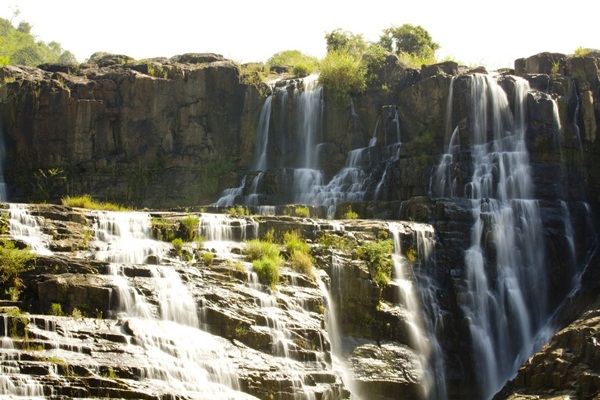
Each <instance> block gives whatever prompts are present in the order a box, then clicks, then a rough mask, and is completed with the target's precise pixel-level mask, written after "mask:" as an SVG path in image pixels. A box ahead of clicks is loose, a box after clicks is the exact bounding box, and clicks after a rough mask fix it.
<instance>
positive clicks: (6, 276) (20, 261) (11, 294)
mask: <svg viewBox="0 0 600 400" xmlns="http://www.w3.org/2000/svg"><path fill="white" fill-rule="evenodd" d="M34 258H35V255H34V254H33V253H32V252H31V251H29V248H24V249H19V248H17V247H16V246H15V244H14V243H13V242H11V241H8V240H3V241H0V288H1V289H2V298H4V299H10V300H17V299H18V298H19V295H20V293H21V290H22V289H23V280H22V279H21V277H20V275H21V273H23V272H25V271H27V270H29V269H31V268H32V267H31V264H30V261H31V260H33V259H34Z"/></svg>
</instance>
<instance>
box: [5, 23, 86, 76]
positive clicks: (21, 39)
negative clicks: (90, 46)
mask: <svg viewBox="0 0 600 400" xmlns="http://www.w3.org/2000/svg"><path fill="white" fill-rule="evenodd" d="M0 43H1V44H2V45H1V46H0V67H2V66H5V65H16V64H20V65H29V66H37V65H40V64H43V63H73V64H74V63H77V60H76V58H75V56H74V55H73V53H71V52H70V51H67V50H64V49H63V48H62V46H61V45H60V44H59V43H58V42H54V41H53V42H49V43H45V42H43V41H41V40H36V37H35V36H34V35H32V34H31V25H30V24H29V23H27V22H25V21H21V22H20V23H19V25H18V27H17V28H15V27H14V26H12V23H11V21H9V20H7V19H4V18H0Z"/></svg>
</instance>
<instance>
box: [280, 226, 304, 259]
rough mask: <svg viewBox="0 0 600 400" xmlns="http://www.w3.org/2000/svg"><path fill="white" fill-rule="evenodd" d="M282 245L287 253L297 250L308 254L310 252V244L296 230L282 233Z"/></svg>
mask: <svg viewBox="0 0 600 400" xmlns="http://www.w3.org/2000/svg"><path fill="white" fill-rule="evenodd" d="M283 245H284V246H285V249H286V250H287V251H288V253H290V254H291V253H293V252H294V251H298V252H301V253H306V254H308V253H309V252H310V246H309V245H308V244H307V243H306V242H305V241H304V239H303V238H302V237H301V236H300V234H299V233H298V231H288V232H286V233H284V234H283Z"/></svg>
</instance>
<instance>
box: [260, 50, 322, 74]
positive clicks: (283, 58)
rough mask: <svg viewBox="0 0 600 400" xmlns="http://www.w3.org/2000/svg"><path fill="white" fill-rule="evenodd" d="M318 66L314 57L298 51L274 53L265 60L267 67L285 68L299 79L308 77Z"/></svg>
mask: <svg viewBox="0 0 600 400" xmlns="http://www.w3.org/2000/svg"><path fill="white" fill-rule="evenodd" d="M318 65H319V61H318V60H317V59H316V58H315V57H311V56H308V55H306V54H304V53H302V52H301V51H298V50H286V51H281V52H279V53H275V54H273V55H272V56H271V58H269V59H268V60H267V66H268V67H269V69H270V68H272V67H280V68H281V67H285V68H287V69H288V72H289V71H291V72H292V73H294V75H296V76H297V77H299V78H302V77H305V76H307V75H310V74H311V73H312V72H313V71H314V70H315V69H316V68H317V66H318Z"/></svg>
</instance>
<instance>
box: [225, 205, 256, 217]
mask: <svg viewBox="0 0 600 400" xmlns="http://www.w3.org/2000/svg"><path fill="white" fill-rule="evenodd" d="M226 214H227V215H230V216H232V217H243V216H245V215H250V214H251V213H250V209H248V208H246V207H243V206H233V207H231V208H229V209H228V210H227V211H226Z"/></svg>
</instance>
